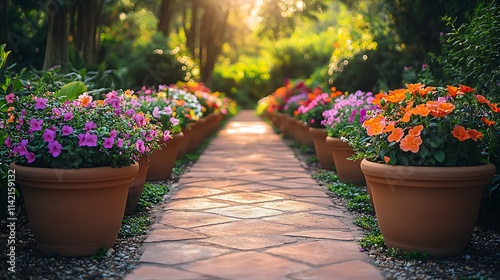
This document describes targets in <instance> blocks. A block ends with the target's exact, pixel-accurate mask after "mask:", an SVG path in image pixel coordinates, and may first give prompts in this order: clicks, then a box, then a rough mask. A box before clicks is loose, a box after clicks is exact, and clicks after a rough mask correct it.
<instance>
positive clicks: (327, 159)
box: [309, 127, 335, 169]
mask: <svg viewBox="0 0 500 280" xmlns="http://www.w3.org/2000/svg"><path fill="white" fill-rule="evenodd" d="M309 133H310V134H311V136H312V137H313V140H314V149H315V150H316V157H317V158H318V161H319V165H320V166H321V168H323V169H331V168H332V167H334V166H335V165H334V164H333V156H332V151H331V150H330V147H329V146H328V145H327V144H326V137H327V136H328V133H327V132H326V129H325V128H314V127H309Z"/></svg>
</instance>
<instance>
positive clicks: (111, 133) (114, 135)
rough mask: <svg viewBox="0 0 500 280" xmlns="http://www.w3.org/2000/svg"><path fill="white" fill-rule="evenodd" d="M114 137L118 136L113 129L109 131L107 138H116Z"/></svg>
mask: <svg viewBox="0 0 500 280" xmlns="http://www.w3.org/2000/svg"><path fill="white" fill-rule="evenodd" d="M116 135H118V133H117V132H116V130H114V129H113V130H111V132H110V133H109V137H111V138H115V137H116Z"/></svg>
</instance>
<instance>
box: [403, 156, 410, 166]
mask: <svg viewBox="0 0 500 280" xmlns="http://www.w3.org/2000/svg"><path fill="white" fill-rule="evenodd" d="M401 163H403V165H404V166H408V165H410V159H409V158H408V156H407V155H401Z"/></svg>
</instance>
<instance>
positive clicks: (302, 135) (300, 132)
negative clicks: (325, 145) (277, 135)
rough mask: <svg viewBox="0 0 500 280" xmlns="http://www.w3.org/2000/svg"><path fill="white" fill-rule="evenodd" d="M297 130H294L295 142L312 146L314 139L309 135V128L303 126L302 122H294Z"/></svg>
mask: <svg viewBox="0 0 500 280" xmlns="http://www.w3.org/2000/svg"><path fill="white" fill-rule="evenodd" d="M295 122H296V125H297V128H296V137H295V139H296V140H297V142H298V143H299V144H301V145H304V146H310V147H313V146H314V139H313V137H312V135H311V134H310V133H309V126H307V124H305V123H304V122H303V121H300V120H295Z"/></svg>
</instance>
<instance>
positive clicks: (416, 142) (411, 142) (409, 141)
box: [399, 134, 422, 153]
mask: <svg viewBox="0 0 500 280" xmlns="http://www.w3.org/2000/svg"><path fill="white" fill-rule="evenodd" d="M421 144H422V138H420V136H414V135H411V134H408V135H406V136H405V137H404V138H403V139H401V142H400V143H399V147H400V148H401V150H403V151H405V152H408V151H411V152H412V153H418V151H419V150H420V145H421Z"/></svg>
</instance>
